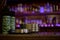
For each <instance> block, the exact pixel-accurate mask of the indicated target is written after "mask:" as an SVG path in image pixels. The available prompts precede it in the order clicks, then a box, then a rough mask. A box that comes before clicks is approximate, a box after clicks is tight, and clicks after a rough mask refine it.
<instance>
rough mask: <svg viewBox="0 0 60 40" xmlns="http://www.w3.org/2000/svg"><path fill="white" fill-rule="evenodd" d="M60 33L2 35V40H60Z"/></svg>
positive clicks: (0, 37)
mask: <svg viewBox="0 0 60 40" xmlns="http://www.w3.org/2000/svg"><path fill="white" fill-rule="evenodd" d="M59 39H60V32H39V33H30V34H7V35H3V34H0V40H59Z"/></svg>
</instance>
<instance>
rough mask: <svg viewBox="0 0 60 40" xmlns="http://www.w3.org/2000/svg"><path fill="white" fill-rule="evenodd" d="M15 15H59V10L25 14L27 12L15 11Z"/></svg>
mask: <svg viewBox="0 0 60 40" xmlns="http://www.w3.org/2000/svg"><path fill="white" fill-rule="evenodd" d="M15 15H16V16H38V15H60V12H52V13H38V12H37V13H35V14H32V13H30V14H27V13H25V14H24V13H15Z"/></svg>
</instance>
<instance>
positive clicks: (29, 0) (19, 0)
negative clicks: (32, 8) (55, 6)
mask: <svg viewBox="0 0 60 40" xmlns="http://www.w3.org/2000/svg"><path fill="white" fill-rule="evenodd" d="M41 2H50V3H56V2H59V0H8V1H7V4H8V5H13V4H18V3H41Z"/></svg>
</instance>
